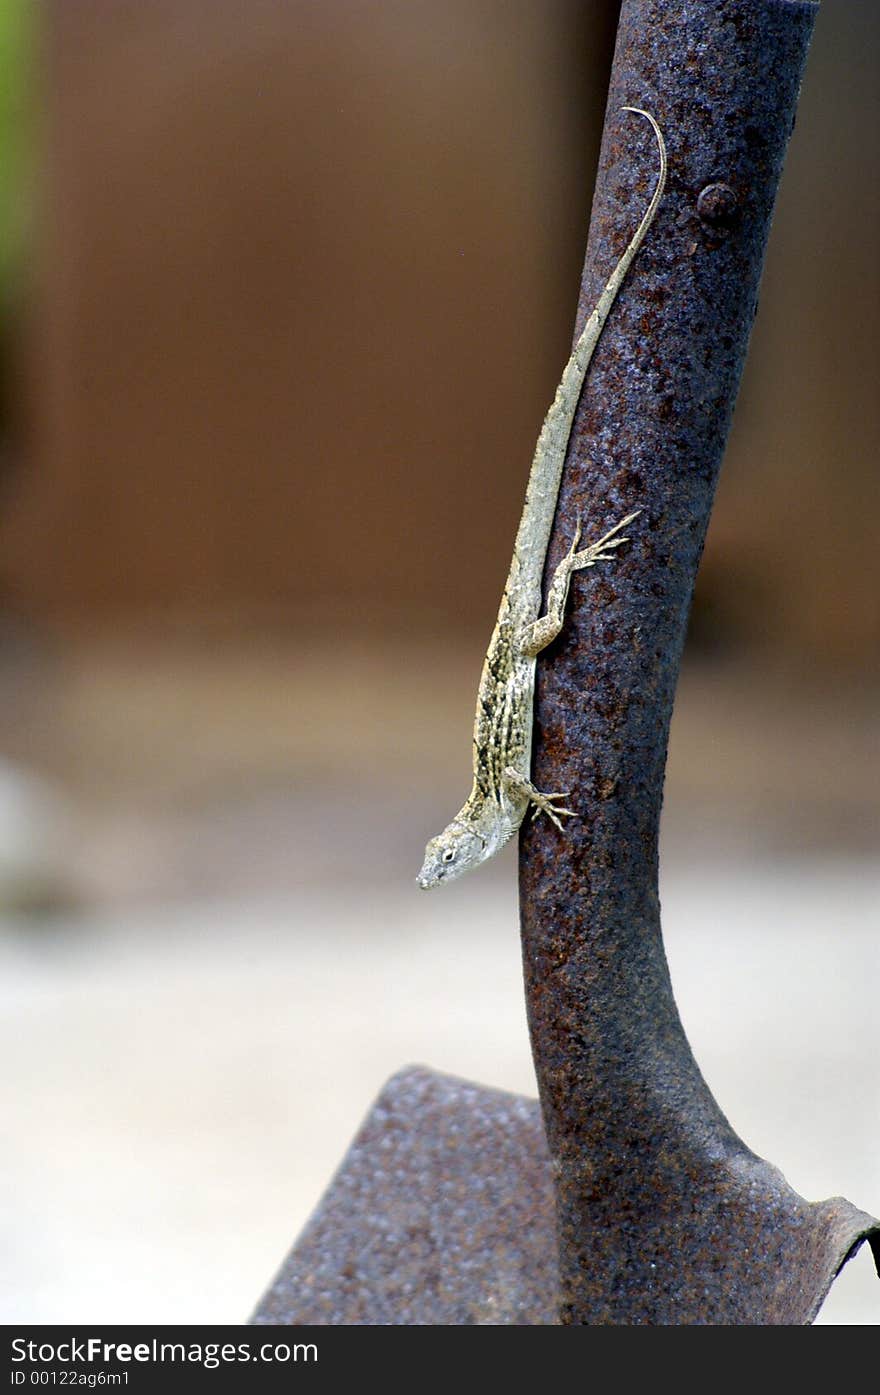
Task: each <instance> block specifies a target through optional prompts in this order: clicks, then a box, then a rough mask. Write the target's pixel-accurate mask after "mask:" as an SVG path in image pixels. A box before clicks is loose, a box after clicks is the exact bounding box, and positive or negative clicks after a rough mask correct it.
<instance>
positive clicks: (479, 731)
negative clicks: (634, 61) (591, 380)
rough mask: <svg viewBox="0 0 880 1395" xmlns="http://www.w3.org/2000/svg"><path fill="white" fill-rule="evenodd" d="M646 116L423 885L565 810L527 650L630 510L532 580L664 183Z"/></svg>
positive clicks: (551, 416) (536, 479)
mask: <svg viewBox="0 0 880 1395" xmlns="http://www.w3.org/2000/svg"><path fill="white" fill-rule="evenodd" d="M624 111H631V112H635V113H636V114H637V115H639V116H643V117H645V119H646V120H648V121H649V122H650V123H651V126H652V128H653V131H654V134H655V136H656V138H657V146H658V150H659V152H660V175H659V178H658V181H657V187H656V189H655V191H654V194H653V197H652V199H651V202H650V204H649V205H648V208H647V209H646V211H645V214H644V216H643V218H642V221H641V223H640V224H639V226H638V228H637V230H636V232H635V233H634V235H633V238H632V240H631V242H630V244H629V246H628V247H627V249H626V251H625V252H624V254H623V256H622V257H621V259H620V261H619V262H618V264H617V266H616V267H615V269H614V271H613V273H612V275H611V277H610V279H609V281H608V284H607V285H606V287H605V289H604V290H603V292H602V294H601V296H600V297H599V301H598V304H597V305H596V308H595V310H594V311H593V313H592V315H591V316H590V318H589V320H588V321H587V323H586V325H585V327H584V330H583V332H582V334H581V335H580V337H579V338H578V341H577V344H576V345H575V347H574V351H573V353H572V356H571V358H570V359H569V361H568V363H567V364H566V367H565V371H564V373H563V375H562V382H561V383H560V384H559V388H558V389H557V392H556V397H555V399H554V402H553V405H552V407H551V408H550V410H549V412H548V413H547V416H546V418H545V419H544V425H543V427H542V428H541V434H540V436H539V437H538V444H537V446H536V448H535V455H534V458H533V460H532V468H531V472H530V474H529V483H528V489H527V491H526V501H525V505H524V507H523V512H522V517H521V518H520V523H519V528H518V530H517V534H516V542H515V544H514V549H513V560H512V561H511V564H510V572H509V574H508V577H507V584H506V586H505V588H504V595H503V596H502V598H501V606H500V608H499V611H498V619H497V621H496V623H495V629H494V630H493V632H492V638H491V640H490V641H489V648H488V650H487V652H486V659H485V662H484V664H483V672H482V675H481V678H480V687H479V691H478V693H477V711H476V717H475V720H474V743H473V754H474V783H473V788H472V789H471V793H470V795H469V796H468V798H467V801H466V803H465V804H464V805H463V806H462V808H461V809H460V810H459V812H458V813H457V814H456V816H455V818H454V819H453V820H452V822H451V823H450V824H448V825H447V827H446V828H445V829H444V830H443V832H442V833H440V834H439V835H438V836H437V837H436V838H432V839H431V841H430V842H429V843H428V846H427V848H426V849H425V860H424V864H423V866H422V870H421V872H420V873H419V876H418V879H417V880H418V884H419V886H421V887H424V888H429V887H432V886H437V885H438V884H439V883H440V882H444V881H450V880H452V879H453V878H454V877H458V876H461V874H462V872H466V871H469V870H470V868H472V867H477V866H479V864H480V863H481V862H485V861H486V859H487V858H488V857H491V856H492V855H493V853H495V852H497V851H498V849H499V848H501V847H503V846H504V844H505V843H506V842H507V841H508V839H509V838H511V837H512V835H513V834H514V833H515V832H516V831H517V829H518V828H519V826H520V824H521V823H522V821H523V819H524V818H525V815H526V812H527V810H528V807H529V804H530V803H532V804H534V806H535V813H536V814H537V813H541V812H543V813H546V814H547V815H548V816H549V817H550V818H551V819H552V820H553V822H554V823H555V824H556V825H557V826H558V827H560V828H561V827H562V824H561V822H560V817H561V816H565V815H569V814H571V813H572V810H570V809H565V808H562V807H560V806H559V805H557V804H554V802H553V801H554V800H557V799H564V798H567V796H566V795H563V794H561V793H554V794H544V793H541V792H540V791H539V790H536V789H535V787H534V785H532V783H531V781H530V778H529V772H530V768H531V753H532V717H533V711H534V696H535V662H536V657H537V654H538V653H539V652H540V650H541V649H543V648H544V647H545V645H547V644H549V643H550V641H551V640H552V639H554V638H555V636H556V635H557V634H558V633H559V631H560V629H561V628H562V624H563V614H564V608H565V601H566V598H567V595H568V586H569V581H570V579H571V575H572V572H574V571H578V570H580V569H582V568H585V567H591V566H594V565H595V563H596V562H600V561H610V560H611V559H612V558H613V556H614V552H613V550H612V549H614V548H616V547H618V546H619V545H620V543H622V542H626V541H627V539H626V538H625V537H623V536H622V535H621V529H623V528H624V527H626V525H627V524H628V523H630V522H631V521H632V519H634V518H635V517H636V514H637V513H638V510H636V511H635V512H634V513H631V514H628V515H627V517H626V518H624V519H621V521H620V522H619V523H617V524H615V526H614V527H613V528H612V529H610V531H609V532H608V533H606V534H605V535H604V537H602V538H600V539H599V540H598V541H597V542H595V543H593V544H592V545H590V546H589V547H586V548H584V549H582V550H581V551H578V550H577V548H578V542H579V538H580V529H578V533H577V535H576V537H575V539H574V541H573V543H572V546H571V549H570V550H569V552H568V554H567V556H566V557H565V558H563V560H562V562H560V564H559V566H558V567H557V569H556V571H555V573H554V577H553V582H552V584H551V587H550V593H549V595H548V599H547V611H546V614H545V615H544V616H541V583H542V580H543V576H544V566H545V562H546V558H547V548H548V546H549V543H550V534H551V531H552V528H553V518H554V515H555V513H556V503H557V499H558V497H559V484H560V480H561V478H562V467H563V464H564V462H565V456H566V451H567V449H568V439H569V436H570V435H571V427H572V422H573V421H574V415H575V412H576V410H577V404H578V400H579V398H580V394H581V389H582V387H583V384H584V379H585V377H586V373H587V369H588V367H589V364H590V359H591V358H592V356H593V351H594V349H595V347H596V344H597V342H598V339H599V336H600V334H601V333H602V328H603V326H604V324H605V321H606V320H607V318H608V313H609V311H610V309H611V307H612V305H613V304H614V300H615V298H616V296H617V292H618V291H619V289H620V286H621V284H622V282H623V280H624V277H625V276H626V273H627V271H628V270H629V267H630V265H631V264H632V261H633V258H634V257H635V255H636V253H637V252H638V250H639V247H640V246H641V244H642V241H643V240H644V237H645V234H646V233H647V231H648V229H649V228H650V226H651V223H652V222H653V221H654V216H655V214H656V212H657V207H658V205H659V203H660V199H661V198H662V196H663V190H664V187H665V183H666V148H665V145H664V142H663V136H662V134H661V131H660V128H659V126H658V125H657V122H656V121H655V120H654V117H653V116H651V115H650V113H649V112H646V111H642V110H641V109H640V108H638V107H625V108H624Z"/></svg>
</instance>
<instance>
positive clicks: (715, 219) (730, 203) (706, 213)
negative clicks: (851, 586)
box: [697, 184, 739, 224]
mask: <svg viewBox="0 0 880 1395" xmlns="http://www.w3.org/2000/svg"><path fill="white" fill-rule="evenodd" d="M738 207H739V199H738V198H737V196H736V194H735V193H734V192H733V190H732V189H731V187H730V185H729V184H707V185H706V187H705V189H703V191H702V193H701V194H700V196H699V198H698V199H697V212H698V214H699V215H700V217H701V218H702V220H703V222H704V223H712V224H724V223H730V222H731V221H732V220H733V218H734V216H735V215H736V212H737V209H738Z"/></svg>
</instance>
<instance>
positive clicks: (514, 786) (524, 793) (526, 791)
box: [501, 765, 577, 832]
mask: <svg viewBox="0 0 880 1395" xmlns="http://www.w3.org/2000/svg"><path fill="white" fill-rule="evenodd" d="M501 778H502V784H503V786H504V787H505V788H506V790H507V791H508V792H509V793H510V794H511V795H513V796H514V798H518V799H527V800H528V801H529V803H530V804H533V805H534V806H535V807H534V808H533V809H532V818H533V819H536V818H537V817H538V815H539V814H546V815H547V817H548V819H550V820H551V822H552V823H555V825H556V827H557V828H558V829H559V831H560V832H562V831H563V829H562V823H561V819H563V818H572V819H576V818H577V814H576V813H575V811H574V809H565V808H562V807H561V806H560V805H558V804H554V802H553V801H554V800H555V799H568V798H570V796H569V795H568V793H567V792H566V791H565V790H556V791H555V792H554V793H552V794H543V793H542V792H541V790H539V789H536V788H535V786H534V785H533V784H532V782H531V780H528V779H527V778H526V776H525V775H523V774H522V773H521V772H520V771H519V770H517V769H516V767H515V766H513V765H508V766H507V767H506V768H505V771H504V774H503V775H502V777H501Z"/></svg>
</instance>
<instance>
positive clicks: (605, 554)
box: [566, 509, 641, 572]
mask: <svg viewBox="0 0 880 1395" xmlns="http://www.w3.org/2000/svg"><path fill="white" fill-rule="evenodd" d="M640 513H641V509H636V511H635V513H628V514H627V516H626V518H622V519H621V520H620V522H619V523H615V525H614V527H613V528H609V530H608V532H607V533H606V534H605V535H604V537H601V538H600V539H599V541H598V542H594V543H591V544H590V546H589V547H585V548H584V549H583V551H582V552H575V551H574V547H572V550H571V551H570V552H569V554H568V557H567V558H566V561H567V562H568V566H569V570H570V571H573V572H577V571H581V570H582V569H583V568H584V567H592V566H593V565H594V564H595V563H596V562H613V561H614V552H613V551H612V550H611V549H612V548H615V547H620V545H621V543H625V542H629V538H621V537H615V536H614V534H615V533H619V532H620V530H621V528H625V527H626V525H627V524H628V523H632V521H633V519H634V518H637V517H638V515H639V514H640ZM579 539H580V519H578V527H577V532H576V534H575V540H576V541H578V540H579Z"/></svg>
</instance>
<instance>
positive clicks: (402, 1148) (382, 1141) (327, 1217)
mask: <svg viewBox="0 0 880 1395" xmlns="http://www.w3.org/2000/svg"><path fill="white" fill-rule="evenodd" d="M720 1164H721V1160H720V1159H719V1170H720ZM776 1177H777V1182H778V1183H779V1184H780V1185H782V1186H783V1191H784V1184H782V1179H781V1178H779V1176H778V1174H776ZM766 1180H767V1179H766V1177H763V1178H762V1179H761V1180H760V1184H759V1186H764V1185H765V1184H766ZM761 1197H763V1193H761ZM694 1201H695V1204H696V1202H697V1198H696V1197H695V1198H694ZM771 1204H772V1205H776V1210H775V1212H773V1213H772V1214H773V1216H774V1218H776V1219H777V1221H778V1224H777V1225H776V1226H775V1227H774V1226H773V1225H772V1224H771V1217H770V1214H769V1213H768V1212H767V1210H766V1208H765V1207H764V1206H763V1205H762V1204H761V1200H760V1199H758V1200H757V1202H756V1204H754V1205H753V1206H752V1208H751V1211H750V1213H749V1216H748V1219H749V1221H750V1226H749V1230H748V1233H747V1234H746V1233H745V1231H744V1232H743V1235H742V1242H743V1244H744V1245H745V1244H748V1243H751V1244H752V1245H754V1246H755V1251H754V1253H755V1265H754V1276H753V1279H752V1281H751V1282H748V1283H744V1282H742V1281H741V1276H740V1282H739V1283H738V1286H737V1293H736V1297H735V1299H734V1302H735V1304H736V1307H735V1309H732V1308H731V1307H730V1306H729V1305H728V1307H727V1309H726V1311H728V1312H730V1311H735V1312H736V1313H737V1314H738V1316H737V1319H736V1320H738V1321H744V1322H768V1321H775V1322H791V1323H803V1322H808V1321H809V1320H810V1319H811V1318H812V1316H813V1315H814V1312H815V1309H816V1307H818V1304H819V1302H820V1301H821V1298H822V1297H823V1296H824V1294H825V1292H826V1291H827V1289H828V1287H829V1285H830V1283H831V1281H832V1279H833V1278H834V1275H835V1274H836V1272H837V1270H838V1269H839V1268H840V1266H841V1264H842V1263H843V1262H844V1260H845V1259H846V1257H847V1254H848V1252H849V1250H850V1248H851V1247H852V1245H854V1244H857V1243H858V1242H859V1240H860V1239H861V1238H862V1237H863V1235H864V1233H865V1230H866V1228H868V1227H870V1225H871V1221H870V1217H868V1216H862V1217H859V1215H858V1213H855V1212H852V1213H851V1214H850V1215H848V1216H841V1215H840V1214H839V1212H838V1209H837V1206H836V1203H834V1202H823V1203H820V1204H819V1205H818V1206H815V1207H810V1206H807V1204H806V1202H803V1201H799V1200H798V1201H797V1204H796V1206H793V1205H792V1204H791V1200H790V1194H789V1195H788V1196H783V1197H782V1199H781V1200H780V1201H779V1202H778V1204H777V1203H776V1202H775V1201H774V1202H772V1203H771ZM611 1220H612V1225H613V1227H614V1230H615V1233H616V1234H617V1235H618V1236H619V1235H620V1234H621V1230H620V1225H621V1223H622V1225H623V1234H624V1235H626V1230H627V1226H628V1225H629V1224H630V1223H631V1218H630V1217H627V1216H625V1215H623V1216H621V1217H620V1218H616V1217H612V1218H611ZM726 1243H727V1236H726V1233H725V1225H724V1218H723V1217H719V1216H716V1217H715V1220H714V1222H712V1221H711V1220H710V1219H708V1218H707V1221H706V1224H705V1244H706V1246H707V1248H709V1249H711V1248H712V1247H713V1246H717V1249H715V1250H714V1252H713V1255H712V1266H711V1267H712V1271H713V1282H712V1301H711V1302H710V1303H706V1302H705V1301H704V1305H703V1308H702V1311H703V1314H704V1315H703V1316H702V1317H698V1316H696V1315H695V1314H694V1313H693V1312H688V1310H687V1308H686V1306H685V1299H686V1294H685V1292H684V1289H683V1291H682V1306H681V1309H680V1311H679V1312H678V1314H677V1316H676V1319H675V1320H677V1321H689V1322H695V1321H706V1322H710V1321H712V1320H713V1313H715V1312H717V1299H718V1290H719V1289H720V1288H723V1287H724V1285H725V1283H726V1275H727V1270H726V1261H727V1254H726V1252H725V1248H724V1247H725V1245H726ZM759 1247H767V1248H769V1254H768V1255H767V1257H766V1259H764V1258H762V1257H761V1254H760V1249H759ZM655 1263H656V1264H657V1268H658V1269H659V1270H660V1271H661V1276H660V1282H663V1283H668V1282H669V1275H671V1274H673V1273H674V1272H675V1270H676V1266H677V1263H678V1257H677V1256H676V1255H675V1254H667V1255H658V1256H656V1257H655ZM795 1273H799V1274H801V1275H803V1274H806V1273H809V1274H810V1276H811V1279H812V1282H809V1283H806V1284H803V1285H801V1287H800V1288H798V1286H797V1285H795V1284H791V1283H789V1282H787V1276H791V1275H792V1274H795ZM559 1312H560V1304H559V1272H558V1266H557V1249H556V1232H555V1216H554V1198H553V1174H552V1168H551V1164H550V1156H549V1153H548V1151H547V1144H546V1140H545V1137H544V1131H543V1128H542V1125H541V1115H540V1110H539V1107H538V1102H537V1100H529V1099H523V1098H522V1097H521V1096H518V1095H509V1094H506V1093H504V1092H502V1091H500V1090H489V1089H485V1088H483V1087H482V1086H479V1085H473V1084H470V1083H468V1082H466V1081H463V1080H455V1079H453V1078H452V1077H450V1076H444V1075H437V1074H435V1073H434V1072H433V1071H428V1070H425V1069H423V1068H420V1067H414V1068H411V1069H409V1070H404V1071H400V1072H399V1074H397V1075H395V1076H394V1077H393V1078H392V1079H391V1080H390V1081H389V1082H388V1084H387V1085H386V1086H385V1089H384V1090H383V1091H382V1094H381V1095H380V1097H379V1099H378V1100H377V1101H376V1103H375V1105H374V1106H373V1108H372V1109H371V1110H370V1113H369V1115H368V1116H367V1118H366V1120H365V1122H364V1124H363V1126H362V1128H361V1129H360V1131H359V1133H358V1135H357V1137H356V1138H355V1140H354V1142H353V1143H352V1145H351V1148H350V1149H349V1151H348V1153H347V1155H346V1157H345V1159H344V1160H343V1162H342V1166H341V1167H340V1169H339V1171H338V1173H337V1174H336V1177H335V1178H334V1179H333V1182H332V1184H331V1185H330V1187H329V1188H328V1190H327V1192H326V1194H325V1196H324V1197H323V1198H322V1200H321V1203H320V1205H319V1207H318V1210H317V1211H316V1212H315V1214H314V1216H313V1217H312V1219H311V1220H310V1221H309V1223H308V1225H307V1226H306V1228H305V1230H304V1231H303V1234H302V1236H301V1237H300V1239H299V1240H298V1242H297V1244H296V1245H295V1246H294V1248H293V1250H292V1251H291V1253H290V1255H289V1256H288V1257H287V1259H286V1260H285V1262H284V1264H283V1266H282V1268H281V1271H280V1273H279V1274H278V1276H277V1277H276V1279H275V1280H274V1282H273V1283H272V1285H271V1287H270V1288H269V1290H268V1292H267V1293H266V1294H265V1296H264V1298H263V1299H262V1300H261V1302H260V1305H259V1308H258V1309H257V1311H256V1313H255V1314H254V1317H253V1319H252V1321H253V1322H255V1323H292V1324H295V1325H297V1326H311V1325H313V1324H315V1325H324V1324H333V1325H336V1324H357V1325H362V1324H372V1325H375V1324H395V1325H398V1324H400V1325H403V1324H424V1323H431V1324H435V1323H436V1324H491V1325H499V1324H500V1325H504V1324H533V1323H534V1324H552V1323H557V1322H558V1321H559ZM716 1320H717V1319H716ZM726 1320H731V1319H730V1318H729V1317H728V1318H727V1319H726Z"/></svg>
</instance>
